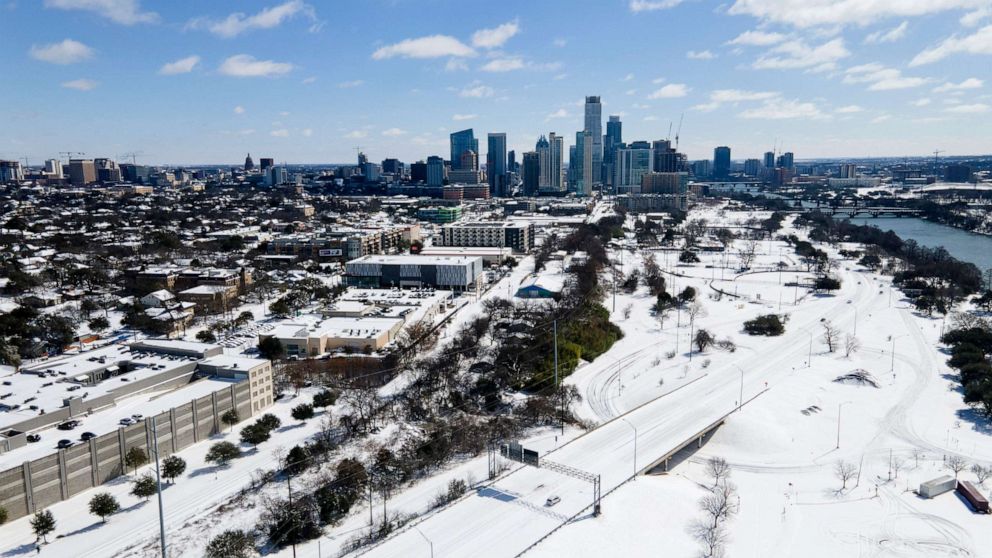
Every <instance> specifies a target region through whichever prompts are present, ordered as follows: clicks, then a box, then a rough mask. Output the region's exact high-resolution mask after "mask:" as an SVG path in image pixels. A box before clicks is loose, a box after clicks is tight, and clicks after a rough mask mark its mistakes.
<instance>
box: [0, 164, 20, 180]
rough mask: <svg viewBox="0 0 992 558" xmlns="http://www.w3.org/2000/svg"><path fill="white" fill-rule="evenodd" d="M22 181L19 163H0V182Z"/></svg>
mask: <svg viewBox="0 0 992 558" xmlns="http://www.w3.org/2000/svg"><path fill="white" fill-rule="evenodd" d="M21 180H24V171H22V170H21V162H20V161H0V182H19V181H21Z"/></svg>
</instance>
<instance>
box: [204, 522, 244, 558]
mask: <svg viewBox="0 0 992 558" xmlns="http://www.w3.org/2000/svg"><path fill="white" fill-rule="evenodd" d="M254 551H255V540H254V539H253V538H252V537H251V535H249V534H248V533H245V532H244V531H242V530H240V529H233V530H230V531H224V532H223V533H221V534H219V535H217V536H216V537H214V538H213V539H211V541H210V544H208V545H207V549H206V552H205V556H206V558H248V557H249V556H251V555H252V554H254V553H255V552H254Z"/></svg>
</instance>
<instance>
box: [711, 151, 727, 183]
mask: <svg viewBox="0 0 992 558" xmlns="http://www.w3.org/2000/svg"><path fill="white" fill-rule="evenodd" d="M728 176H730V148H729V147H727V146H725V145H724V146H720V147H717V148H716V149H714V150H713V178H715V179H717V180H726V179H727V177H728Z"/></svg>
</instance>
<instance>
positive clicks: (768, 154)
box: [765, 151, 775, 169]
mask: <svg viewBox="0 0 992 558" xmlns="http://www.w3.org/2000/svg"><path fill="white" fill-rule="evenodd" d="M765 168H766V169H773V168H775V152H774V151H765Z"/></svg>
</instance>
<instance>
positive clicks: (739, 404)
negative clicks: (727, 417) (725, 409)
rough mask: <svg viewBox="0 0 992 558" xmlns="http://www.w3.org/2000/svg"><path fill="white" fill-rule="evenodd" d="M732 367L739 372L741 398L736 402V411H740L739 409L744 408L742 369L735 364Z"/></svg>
mask: <svg viewBox="0 0 992 558" xmlns="http://www.w3.org/2000/svg"><path fill="white" fill-rule="evenodd" d="M734 366H736V367H737V369H738V370H740V371H741V396H740V399H738V400H737V410H738V411H740V410H741V407H743V406H744V369H743V368H741V367H740V366H738V365H736V364H735V365H734Z"/></svg>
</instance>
